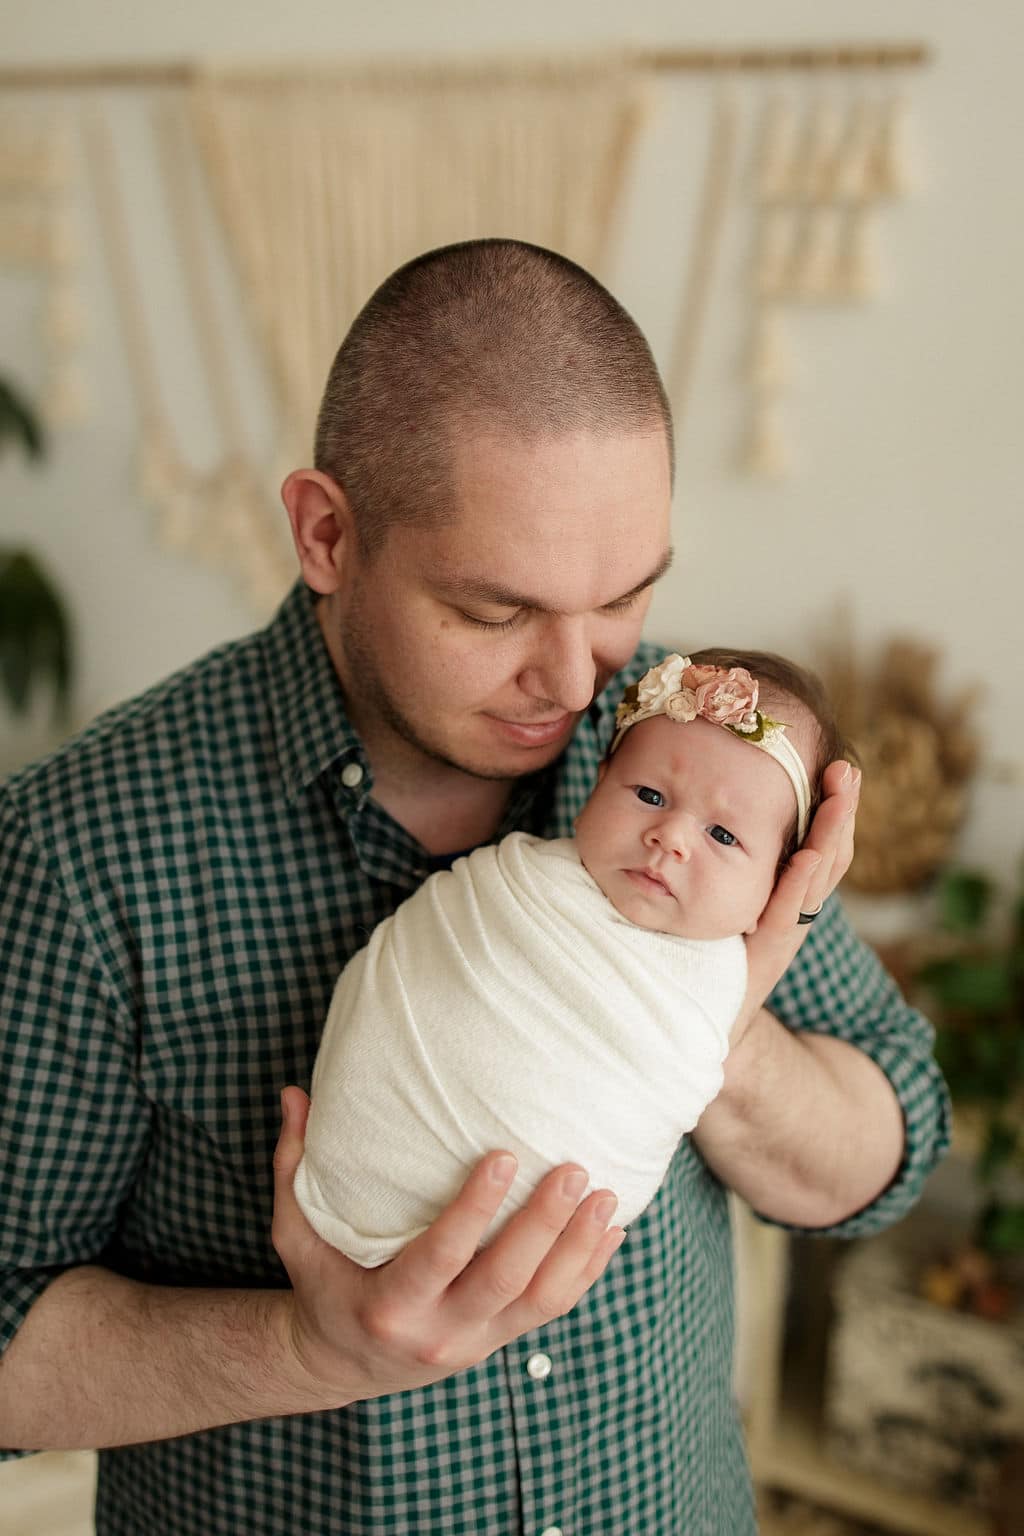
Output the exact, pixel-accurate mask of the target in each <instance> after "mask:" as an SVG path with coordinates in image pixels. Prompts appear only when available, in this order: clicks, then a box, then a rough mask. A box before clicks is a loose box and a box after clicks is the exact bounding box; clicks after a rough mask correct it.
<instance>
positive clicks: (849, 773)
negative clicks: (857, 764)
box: [839, 763, 853, 789]
mask: <svg viewBox="0 0 1024 1536" xmlns="http://www.w3.org/2000/svg"><path fill="white" fill-rule="evenodd" d="M852 778H853V769H852V768H851V767H850V764H849V763H844V764H843V771H842V773H841V774H840V776H839V782H840V784H841V785H842V787H843V788H844V789H846V788H847V786H848V785H849V783H850V781H851V779H852Z"/></svg>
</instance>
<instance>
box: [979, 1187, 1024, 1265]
mask: <svg viewBox="0 0 1024 1536" xmlns="http://www.w3.org/2000/svg"><path fill="white" fill-rule="evenodd" d="M978 1240H979V1242H980V1244H981V1246H982V1248H984V1249H985V1251H986V1253H991V1254H994V1255H996V1256H998V1257H1003V1256H1005V1255H1008V1254H1016V1253H1024V1205H1011V1204H1008V1203H1004V1202H1003V1201H1000V1200H993V1201H991V1202H990V1203H989V1204H988V1205H987V1206H986V1207H985V1209H984V1211H983V1212H982V1214H981V1220H980V1222H979V1225H978Z"/></svg>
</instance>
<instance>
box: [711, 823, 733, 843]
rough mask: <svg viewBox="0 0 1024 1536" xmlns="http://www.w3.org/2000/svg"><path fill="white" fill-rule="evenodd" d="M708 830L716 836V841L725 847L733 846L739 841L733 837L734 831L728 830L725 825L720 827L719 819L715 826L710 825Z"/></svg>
mask: <svg viewBox="0 0 1024 1536" xmlns="http://www.w3.org/2000/svg"><path fill="white" fill-rule="evenodd" d="M708 832H709V833H710V835H711V836H712V837H713V838H714V840H715V842H716V843H721V845H722V847H723V848H731V847H732V846H733V845H734V843H735V842H736V841H737V839H736V838H735V837H733V835H732V833H731V832H729V831H727V829H726V828H725V827H720V826H719V825H718V822H717V821H716V822H715V824H714V826H713V827H708Z"/></svg>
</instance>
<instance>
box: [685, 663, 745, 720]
mask: <svg viewBox="0 0 1024 1536" xmlns="http://www.w3.org/2000/svg"><path fill="white" fill-rule="evenodd" d="M716 674H717V680H712V681H709V682H706V683H702V684H701V686H700V687H699V688H698V689H697V713H698V714H700V715H702V716H703V718H704V719H705V720H711V721H713V722H714V724H715V725H739V724H741V723H742V721H743V719H744V717H745V716H747V715H749V714H750V713H751V712H752V711H753V710H755V709H756V708H757V683H756V682H755V681H754V679H753V678H752V677H751V675H750V673H749V672H748V671H747V669H746V667H730V668H729V670H728V672H727V673H725V675H724V676H723V674H722V672H721V671H720V670H718V669H717V668H716Z"/></svg>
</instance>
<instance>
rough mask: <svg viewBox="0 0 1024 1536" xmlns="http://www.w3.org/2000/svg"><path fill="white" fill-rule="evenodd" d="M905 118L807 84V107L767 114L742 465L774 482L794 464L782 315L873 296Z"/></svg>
mask: <svg viewBox="0 0 1024 1536" xmlns="http://www.w3.org/2000/svg"><path fill="white" fill-rule="evenodd" d="M907 111H908V105H907V100H906V97H905V95H903V94H900V93H890V92H883V91H882V90H881V89H880V88H878V87H876V88H875V90H874V91H872V89H871V88H870V87H863V86H858V87H856V88H851V87H850V85H849V83H846V84H837V85H834V86H833V87H831V88H828V87H825V86H824V85H821V84H816V85H812V88H811V91H810V92H809V93H808V95H807V99H806V100H805V101H804V102H803V103H801V102H800V101H799V99H798V98H797V97H796V96H795V95H794V94H793V93H790V94H788V95H784V94H781V93H776V94H773V95H772V96H771V97H770V98H769V100H768V102H767V104H766V106H765V109H764V112H763V114H762V117H761V121H760V125H759V129H758V132H757V135H756V143H755V164H754V166H753V167H752V175H751V178H750V179H751V182H752V185H753V193H754V199H755V205H756V236H755V242H754V250H755V256H754V261H753V263H752V265H751V269H750V280H751V282H750V286H751V307H752V311H753V319H752V325H751V341H750V348H749V356H748V366H747V384H748V388H749V391H750V401H751V410H750V431H749V437H748V441H747V444H746V449H745V452H744V454H743V462H744V464H745V467H746V468H747V469H748V470H749V471H750V472H751V473H752V474H756V475H766V476H777V475H781V474H784V473H785V472H786V471H787V469H788V468H789V465H790V444H789V442H788V441H787V438H786V434H785V429H784V426H783V419H782V406H783V400H784V393H785V386H786V384H787V383H788V382H789V379H790V376H791V367H792V356H791V343H790V339H789V335H788V331H789V329H790V327H789V325H788V324H787V321H788V318H789V316H791V315H792V314H793V313H795V311H796V309H797V308H798V307H799V306H811V305H849V304H858V303H864V302H865V301H867V300H868V299H870V298H873V297H874V296H875V295H876V294H877V291H878V254H877V248H876V238H877V225H878V223H879V214H880V211H881V209H882V207H883V206H884V205H885V204H887V203H891V202H893V201H895V200H896V199H899V198H903V197H905V196H906V195H907V191H908V187H909V171H908V165H907V148H906V118H907Z"/></svg>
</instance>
